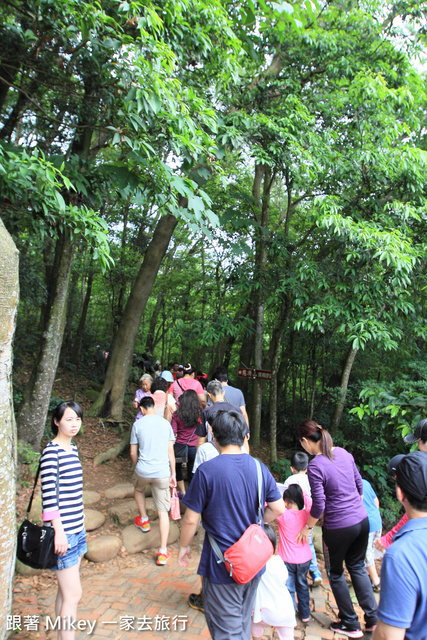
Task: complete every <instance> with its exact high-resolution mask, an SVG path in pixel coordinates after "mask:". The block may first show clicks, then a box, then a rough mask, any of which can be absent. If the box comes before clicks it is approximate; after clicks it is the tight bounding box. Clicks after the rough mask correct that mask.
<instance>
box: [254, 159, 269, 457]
mask: <svg viewBox="0 0 427 640" xmlns="http://www.w3.org/2000/svg"><path fill="white" fill-rule="evenodd" d="M262 180H263V181H264V184H263V195H262V200H261V196H260V192H261V182H262ZM270 188H271V170H270V167H268V166H260V165H257V166H256V167H255V178H254V185H253V191H252V192H253V196H254V198H256V199H257V200H258V201H259V202H260V204H261V212H260V213H261V216H260V220H259V222H260V224H261V230H260V231H259V232H258V238H257V252H256V263H255V270H256V273H257V275H258V278H259V279H260V281H261V286H260V287H259V288H258V289H257V293H256V303H255V339H254V366H255V369H262V368H263V348H262V347H263V336H264V314H265V289H264V287H263V286H262V279H263V274H264V272H265V269H266V267H267V243H266V242H265V237H264V231H263V229H267V227H268V222H269V217H270ZM264 388H265V381H264V380H261V379H258V378H255V380H254V383H253V398H252V415H251V441H252V443H253V444H254V446H258V445H259V443H260V438H261V410H262V396H263V392H264Z"/></svg>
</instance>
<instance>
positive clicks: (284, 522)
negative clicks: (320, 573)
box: [277, 484, 312, 622]
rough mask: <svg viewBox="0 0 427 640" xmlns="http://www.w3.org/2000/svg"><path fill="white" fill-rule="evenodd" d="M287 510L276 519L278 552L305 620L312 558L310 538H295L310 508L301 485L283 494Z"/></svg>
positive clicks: (306, 495)
mask: <svg viewBox="0 0 427 640" xmlns="http://www.w3.org/2000/svg"><path fill="white" fill-rule="evenodd" d="M283 500H284V503H285V506H286V511H285V513H283V514H282V515H281V516H279V517H278V518H277V524H278V526H279V548H278V550H277V555H278V556H280V557H281V558H282V560H283V561H284V563H285V565H286V568H287V570H288V580H287V582H286V586H287V587H288V590H289V593H290V594H291V597H292V601H293V603H294V607H295V610H296V609H297V606H296V602H295V592H296V594H297V597H298V614H299V616H300V618H301V620H302V621H303V622H308V621H309V620H310V595H309V591H308V583H307V572H308V569H309V567H310V562H311V559H312V554H311V549H310V545H309V543H308V541H306V542H304V543H301V542H300V543H297V542H296V540H295V538H296V537H297V535H298V534H299V532H300V531H301V529H302V528H303V527H304V526H305V525H306V524H307V520H308V517H309V515H310V509H311V502H312V501H311V498H310V496H308V494H306V493H305V492H303V491H302V489H301V487H300V486H299V485H298V484H291V485H289V487H288V488H287V489H286V491H284V493H283Z"/></svg>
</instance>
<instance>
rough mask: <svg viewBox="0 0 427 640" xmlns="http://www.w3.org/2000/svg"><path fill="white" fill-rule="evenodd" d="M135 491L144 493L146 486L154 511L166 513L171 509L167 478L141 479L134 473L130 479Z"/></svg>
mask: <svg viewBox="0 0 427 640" xmlns="http://www.w3.org/2000/svg"><path fill="white" fill-rule="evenodd" d="M132 482H133V486H134V487H135V489H136V491H140V492H141V493H144V491H145V487H146V486H147V485H150V486H151V495H152V497H153V504H154V508H155V509H156V511H159V512H160V513H167V512H168V511H169V510H170V508H171V492H170V488H169V478H143V477H142V476H139V475H138V474H137V473H136V472H135V473H134V474H133V478H132Z"/></svg>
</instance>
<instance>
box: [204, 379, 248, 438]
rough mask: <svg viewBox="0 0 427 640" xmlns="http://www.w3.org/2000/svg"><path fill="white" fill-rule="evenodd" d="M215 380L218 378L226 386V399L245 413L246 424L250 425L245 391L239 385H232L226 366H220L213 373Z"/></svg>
mask: <svg viewBox="0 0 427 640" xmlns="http://www.w3.org/2000/svg"><path fill="white" fill-rule="evenodd" d="M212 379H213V380H218V382H220V383H221V384H222V386H223V388H224V397H225V401H226V402H229V403H230V404H232V405H233V406H235V407H239V409H240V411H241V412H242V414H243V417H244V419H245V420H246V424H247V425H248V427H249V418H248V413H247V411H246V402H245V397H244V395H243V393H242V392H241V391H240V389H238V388H237V387H232V386H230V385H229V384H228V373H227V369H226V368H225V367H218V369H216V370H215V371H214V372H213V374H212Z"/></svg>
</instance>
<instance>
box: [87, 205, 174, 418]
mask: <svg viewBox="0 0 427 640" xmlns="http://www.w3.org/2000/svg"><path fill="white" fill-rule="evenodd" d="M177 223H178V221H177V219H176V218H175V217H174V216H172V215H171V214H167V215H166V216H164V217H163V218H160V220H159V222H158V224H157V226H156V229H155V231H154V234H153V238H152V240H151V242H150V245H149V247H148V249H147V251H146V253H145V256H144V261H143V263H142V265H141V268H140V270H139V273H138V275H137V277H136V279H135V282H134V285H133V287H132V290H131V292H130V295H129V298H128V301H127V303H126V307H125V310H124V312H123V316H122V318H121V321H120V325H119V327H118V330H117V334H116V336H115V339H114V345H113V348H112V350H111V353H110V358H109V363H108V369H107V373H106V376H105V382H104V385H103V387H102V389H101V392H100V394H99V396H98V398H97V399H96V400H95V402H94V403H93V405H92V407H91V408H90V410H89V415H92V416H97V415H99V416H104V417H106V416H109V417H111V418H112V419H113V420H117V421H120V420H121V419H122V411H123V398H124V394H125V389H126V384H127V381H128V377H129V372H130V369H131V366H132V356H133V351H134V347H135V341H136V337H137V335H138V330H139V326H140V323H141V318H142V314H143V313H144V310H145V307H146V304H147V301H148V298H149V297H150V294H151V291H152V288H153V285H154V281H155V279H156V276H157V272H158V270H159V268H160V265H161V262H162V260H163V257H164V255H165V253H166V251H167V248H168V245H169V242H170V239H171V238H172V235H173V232H174V230H175V227H176V225H177Z"/></svg>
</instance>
